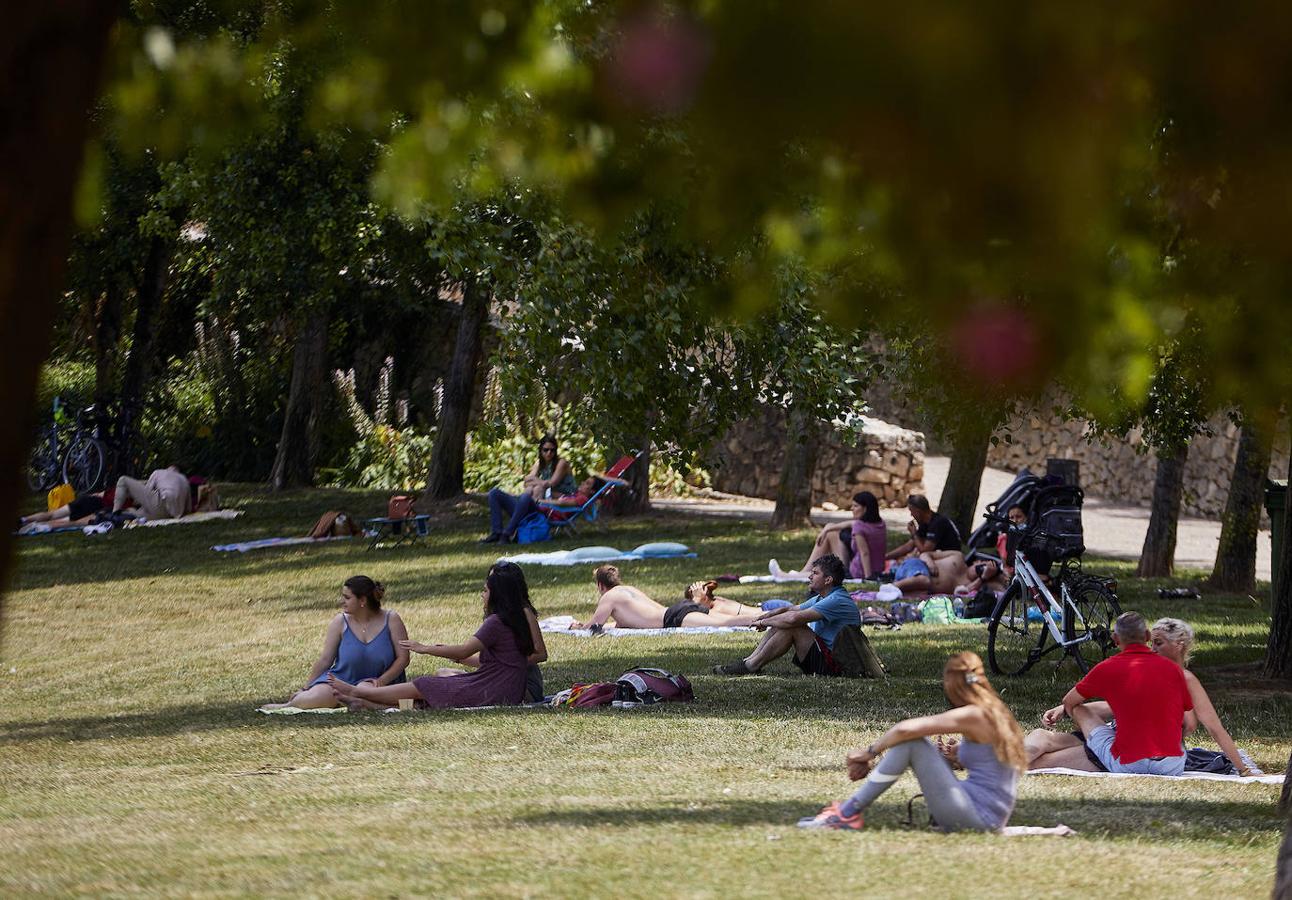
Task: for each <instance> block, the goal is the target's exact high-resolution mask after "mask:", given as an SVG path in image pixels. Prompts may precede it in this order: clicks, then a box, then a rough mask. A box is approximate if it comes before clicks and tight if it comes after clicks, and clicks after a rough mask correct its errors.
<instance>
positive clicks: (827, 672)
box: [794, 635, 843, 678]
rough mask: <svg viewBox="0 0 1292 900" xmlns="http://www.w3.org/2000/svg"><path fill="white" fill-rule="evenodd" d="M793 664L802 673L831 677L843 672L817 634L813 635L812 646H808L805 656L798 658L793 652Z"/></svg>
mask: <svg viewBox="0 0 1292 900" xmlns="http://www.w3.org/2000/svg"><path fill="white" fill-rule="evenodd" d="M794 665H796V666H798V667H799V668H800V669H801V670H802V671H803V674H804V675H823V676H825V677H827V678H833V677H837V676H839V675H842V674H843V673H842V672H840V671H839V666H838V664H837V663H835V661H834V656H833V655H832V654H831V653H830V648H829V647H827V646H826V644H825V641H823V640H821V638H820V636H818V635H813V640H812V646H811V647H809V648H808V652H807V656H805V657H804V658H803V659H799V656H798V653H797V652H796V653H795V654H794Z"/></svg>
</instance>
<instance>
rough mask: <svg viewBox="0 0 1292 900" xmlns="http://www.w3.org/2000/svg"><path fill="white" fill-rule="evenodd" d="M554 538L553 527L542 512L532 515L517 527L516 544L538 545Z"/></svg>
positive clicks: (521, 521) (522, 520)
mask: <svg viewBox="0 0 1292 900" xmlns="http://www.w3.org/2000/svg"><path fill="white" fill-rule="evenodd" d="M551 537H552V526H551V523H549V522H548V521H547V516H545V515H543V514H542V513H541V512H536V513H530V514H529V515H527V516H526V517H525V518H523V519H521V520H520V524H519V525H517V526H516V543H518V544H537V543H538V542H539V541H546V540H550V539H551Z"/></svg>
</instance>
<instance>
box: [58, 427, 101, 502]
mask: <svg viewBox="0 0 1292 900" xmlns="http://www.w3.org/2000/svg"><path fill="white" fill-rule="evenodd" d="M107 463H108V451H107V448H106V447H104V446H103V442H102V441H100V440H99V439H98V438H93V437H89V436H88V435H82V436H81V437H78V438H77V439H76V440H74V441H72V446H70V447H68V448H67V455H66V456H64V457H63V480H64V481H65V482H67V483H68V484H70V485H71V486H72V488H73V489H74V490H75V491H76V493H77V495H78V496H79V495H81V494H92V493H94V492H95V491H97V490H100V489H101V488H102V487H103V476H104V475H105V474H107Z"/></svg>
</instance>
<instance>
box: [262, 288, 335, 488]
mask: <svg viewBox="0 0 1292 900" xmlns="http://www.w3.org/2000/svg"><path fill="white" fill-rule="evenodd" d="M327 326H328V317H327V316H326V315H325V314H323V313H319V314H317V315H313V316H310V317H309V318H308V319H307V320H306V321H305V322H304V324H303V325H302V327H301V330H300V333H299V334H297V336H296V347H295V349H293V350H292V383H291V387H290V388H289V391H288V395H287V412H286V415H284V416H283V431H282V436H281V437H279V439H278V455H277V456H276V457H275V458H274V468H273V471H272V472H271V473H270V475H269V483H270V485H271V486H272V487H273V489H274V490H276V491H281V490H283V489H285V488H291V487H308V486H309V485H311V484H313V483H314V458H315V455H316V453H317V451H318V418H319V407H320V406H321V405H322V399H323V386H324V384H325V383H326V380H327V331H328V328H327Z"/></svg>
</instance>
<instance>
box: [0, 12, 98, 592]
mask: <svg viewBox="0 0 1292 900" xmlns="http://www.w3.org/2000/svg"><path fill="white" fill-rule="evenodd" d="M121 9H122V7H121V6H120V5H119V4H116V3H103V2H100V0H61V2H49V3H17V4H13V5H12V6H10V7H7V8H6V12H5V17H4V20H5V21H4V26H5V27H4V28H3V29H0V80H3V83H4V84H5V86H6V87H5V90H4V92H3V95H2V97H0V209H3V210H4V211H5V214H4V215H3V216H0V341H3V346H4V350H5V352H4V354H3V358H4V362H3V370H2V375H3V377H0V409H2V410H4V411H5V414H6V416H7V417H8V421H7V422H6V426H5V427H4V428H0V519H3V521H5V522H12V521H13V520H14V516H16V515H17V513H18V502H19V498H20V496H21V495H20V490H21V489H20V487H19V485H20V482H21V479H20V477H19V473H20V472H21V471H22V468H23V461H24V459H25V458H26V456H27V451H28V449H29V445H30V443H31V437H32V430H33V427H34V424H35V420H34V417H35V415H36V409H35V406H36V403H35V396H36V382H37V379H38V378H39V376H40V366H41V363H43V362H44V361H45V357H46V356H47V355H48V353H49V335H50V327H51V323H52V322H53V315H54V309H55V306H56V305H57V299H58V293H59V291H60V290H61V289H62V287H63V274H64V269H65V267H66V264H67V251H68V244H69V239H70V236H71V227H72V195H73V191H74V189H75V186H76V179H77V175H78V173H79V172H80V168H81V159H82V155H83V152H84V149H85V138H86V134H87V133H88V131H89V115H88V110H89V108H90V106H91V104H92V103H93V102H94V98H95V96H96V95H97V94H98V89H99V80H100V77H101V75H102V70H103V57H104V51H105V50H106V49H107V44H108V32H109V30H110V28H111V26H112V23H113V21H114V20H115V19H116V17H117V13H118V12H119V11H120V10H121ZM9 531H10V529H9V528H7V527H6V528H4V529H2V530H0V587H2V586H3V583H4V576H5V575H7V573H8V571H9V560H10V552H11V551H12V547H13V538H12V536H11V535H10V533H9Z"/></svg>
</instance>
